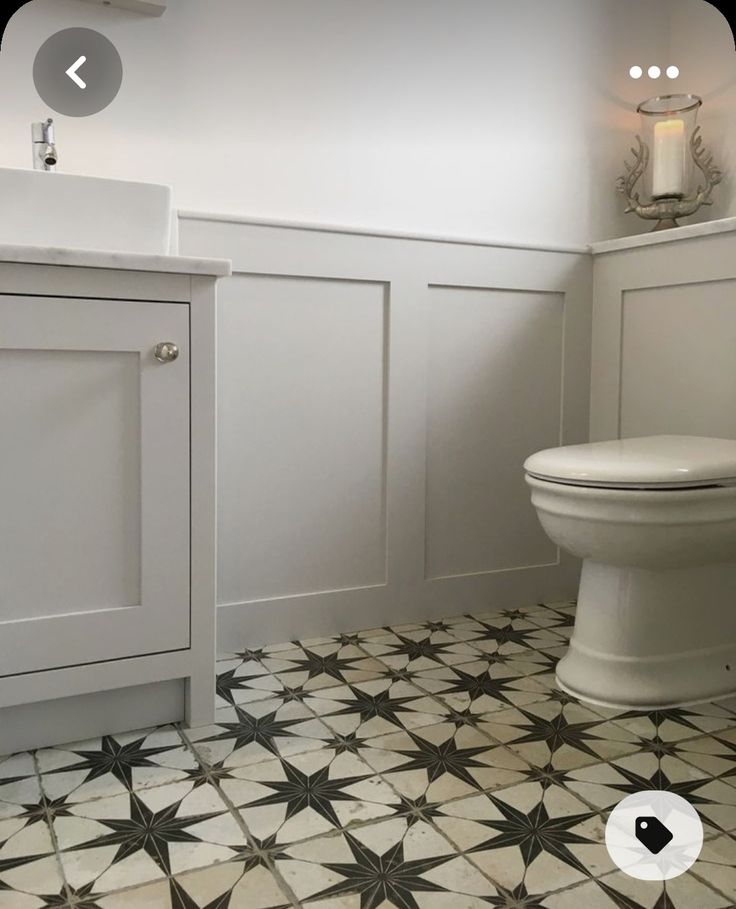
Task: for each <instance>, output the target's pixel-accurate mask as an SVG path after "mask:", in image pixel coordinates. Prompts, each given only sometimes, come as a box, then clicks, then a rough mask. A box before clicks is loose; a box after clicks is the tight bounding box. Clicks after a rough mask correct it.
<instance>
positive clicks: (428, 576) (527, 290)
mask: <svg viewBox="0 0 736 909" xmlns="http://www.w3.org/2000/svg"><path fill="white" fill-rule="evenodd" d="M441 289H446V290H472V291H481V292H490V293H494V292H496V293H507V294H519V295H524V294H536V295H538V296H545V295H546V296H550V297H555V298H558V299H559V300H560V301H561V303H562V313H561V318H560V363H559V365H560V380H559V411H558V420H557V436H556V439H555V441H554V445H558V446H559V445H563V444H565V442H564V439H565V322H566V319H567V313H568V301H567V292H566V291H560V290H551V289H549V288H541V289H540V288H537V287H499V286H492V285H487V286H481V285H477V284H446V283H443V284H437V283H431V284H428V285H427V291H428V293H431V291H433V290H441ZM427 303H429V299H427ZM425 428H426V430H428V428H429V426H428V419H427V420H426V421H425ZM425 435H426V432H425ZM427 444H428V443H427ZM550 447H552V446H550ZM519 472H520V474H521V471H519ZM427 496H428V480H427V478H426V477H425V503H426V498H427ZM425 510H426V504H425ZM428 535H429V525H428V522H427V520H426V514H425V558H424V563H425V564H424V581H425V582H434V581H452V580H457V579H459V578H469V577H476V576H479V575H490V574H496V573H498V572H506V571H521V570H524V569H528V568H553V567H556V566H558V565H560V560H561V555H562V554H561V551H560V549H559V547H557V546H552V548H553V549H554V552H555V557H554V558H553V559H552V560H551V561H546V562H545V561H543V562H531V563H527V564H520V565H507V566H501V567H497V568H488V569H478V570H474V571H459V572H447V573H443V574H433V573H431V572H430V571H429V567H428V566H429V551H428Z"/></svg>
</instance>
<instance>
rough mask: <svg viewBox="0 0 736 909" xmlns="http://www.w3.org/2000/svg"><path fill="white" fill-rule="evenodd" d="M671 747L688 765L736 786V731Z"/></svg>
mask: <svg viewBox="0 0 736 909" xmlns="http://www.w3.org/2000/svg"><path fill="white" fill-rule="evenodd" d="M670 747H671V752H672V754H676V755H677V757H679V758H680V759H681V760H683V761H685V762H686V763H688V764H692V765H693V766H694V767H697V768H699V769H701V770H704V771H705V772H706V773H709V774H710V775H711V776H717V777H720V779H722V780H724V781H725V782H727V783H730V784H731V785H732V786H736V730H733V729H727V730H725V731H722V732H718V733H716V734H715V735H708V736H703V737H702V738H699V739H686V740H685V741H681V742H675V743H672V744H671V745H670Z"/></svg>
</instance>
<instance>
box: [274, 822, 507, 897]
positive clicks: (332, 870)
mask: <svg viewBox="0 0 736 909" xmlns="http://www.w3.org/2000/svg"><path fill="white" fill-rule="evenodd" d="M276 867H277V869H278V871H279V872H280V873H281V874H282V875H283V876H284V878H285V880H286V882H287V884H288V885H289V886H290V887H291V889H292V890H293V891H294V893H295V894H296V896H297V898H298V899H300V900H305V905H306V906H309V907H310V909H367V907H375V909H378V907H380V909H394V907H396V909H488V905H489V900H490V899H491V898H492V897H494V896H496V890H495V888H494V887H493V885H492V884H491V883H490V882H489V881H488V880H487V879H486V878H485V877H483V875H481V874H480V872H479V871H478V870H477V869H476V868H474V867H473V865H471V864H470V863H469V862H468V861H467V859H464V858H462V857H461V856H458V855H457V854H456V853H455V852H454V851H453V849H452V847H451V846H450V844H449V843H448V842H447V840H445V839H444V838H443V837H441V836H440V834H439V833H437V832H436V831H435V830H433V829H432V828H431V827H430V826H428V825H427V824H425V823H423V822H419V823H416V824H413V825H411V826H410V825H408V824H407V822H406V821H405V820H401V819H392V820H388V821H384V822H382V823H377V824H370V825H369V826H367V827H360V828H357V829H355V830H353V831H345V832H343V833H341V834H339V835H337V836H330V837H322V838H318V839H315V840H309V841H307V842H305V843H301V844H299V845H296V846H291V847H289V848H288V849H286V850H285V855H284V857H283V858H280V859H278V860H277V861H276Z"/></svg>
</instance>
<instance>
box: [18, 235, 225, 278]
mask: <svg viewBox="0 0 736 909" xmlns="http://www.w3.org/2000/svg"><path fill="white" fill-rule="evenodd" d="M0 262H18V263H21V264H24V265H66V266H74V267H77V268H110V269H117V270H118V271H148V272H158V273H159V274H173V275H209V276H212V277H218V278H224V277H227V275H230V274H232V263H231V262H230V260H229V259H198V258H193V257H191V256H163V255H151V254H150V253H133V252H108V251H105V250H99V249H72V248H68V247H59V246H20V245H15V244H9V243H0Z"/></svg>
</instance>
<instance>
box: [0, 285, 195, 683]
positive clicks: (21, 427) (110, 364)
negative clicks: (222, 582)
mask: <svg viewBox="0 0 736 909" xmlns="http://www.w3.org/2000/svg"><path fill="white" fill-rule="evenodd" d="M159 342H173V344H175V345H176V346H177V348H178V356H175V358H172V356H171V354H172V351H171V350H167V351H164V352H163V360H164V362H161V361H160V360H159V359H157V358H156V356H155V355H154V349H155V348H156V345H157V344H158V343H159ZM159 353H161V351H159ZM167 353H168V354H169V358H168V359H166V354H167ZM174 353H175V352H174ZM189 419H190V418H189V307H188V306H186V305H178V304H171V303H146V302H132V301H121V300H94V299H70V298H48V297H40V296H39V297H34V296H12V295H3V296H0V676H10V675H13V674H16V673H29V672H36V671H39V670H50V669H55V668H58V667H66V666H74V665H79V664H84V663H92V662H100V661H104V660H113V659H119V658H122V657H129V656H133V655H141V654H151V653H157V652H161V651H170V650H176V649H180V648H187V647H189V644H190V641H189V634H190V631H189V629H190V622H189V610H190V603H189V596H190V577H189V575H190V567H189V562H190V550H189V546H190V514H189V510H190V505H189V502H190V491H189V482H190V480H189V469H190V468H189V458H190V428H189Z"/></svg>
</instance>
